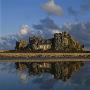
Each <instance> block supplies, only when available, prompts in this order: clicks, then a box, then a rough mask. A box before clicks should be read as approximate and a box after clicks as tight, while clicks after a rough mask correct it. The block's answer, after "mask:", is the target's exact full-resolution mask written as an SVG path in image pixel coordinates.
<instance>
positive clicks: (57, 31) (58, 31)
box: [52, 30, 62, 34]
mask: <svg viewBox="0 0 90 90" xmlns="http://www.w3.org/2000/svg"><path fill="white" fill-rule="evenodd" d="M52 33H53V34H54V33H62V32H61V31H60V30H52Z"/></svg>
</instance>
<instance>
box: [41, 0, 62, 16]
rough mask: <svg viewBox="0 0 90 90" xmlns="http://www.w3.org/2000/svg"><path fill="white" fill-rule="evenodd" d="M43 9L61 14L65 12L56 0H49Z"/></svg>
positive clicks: (54, 13)
mask: <svg viewBox="0 0 90 90" xmlns="http://www.w3.org/2000/svg"><path fill="white" fill-rule="evenodd" d="M42 8H43V10H45V11H46V12H48V13H49V14H53V15H57V16H61V15H62V14H63V11H62V8H61V7H60V6H59V5H57V4H56V3H55V2H54V0H49V1H48V2H47V3H45V4H44V5H43V6H42Z"/></svg>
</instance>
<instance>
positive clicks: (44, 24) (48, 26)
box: [33, 17, 60, 37]
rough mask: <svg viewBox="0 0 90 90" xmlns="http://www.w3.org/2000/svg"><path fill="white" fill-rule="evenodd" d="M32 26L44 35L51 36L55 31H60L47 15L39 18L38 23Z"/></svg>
mask: <svg viewBox="0 0 90 90" xmlns="http://www.w3.org/2000/svg"><path fill="white" fill-rule="evenodd" d="M33 28H34V29H35V30H37V32H41V34H42V35H43V36H45V37H51V36H52V35H53V33H54V32H55V31H58V32H59V31H60V27H59V26H58V25H56V24H55V22H54V21H53V20H52V19H51V18H49V17H46V18H44V19H42V20H40V24H37V25H33Z"/></svg>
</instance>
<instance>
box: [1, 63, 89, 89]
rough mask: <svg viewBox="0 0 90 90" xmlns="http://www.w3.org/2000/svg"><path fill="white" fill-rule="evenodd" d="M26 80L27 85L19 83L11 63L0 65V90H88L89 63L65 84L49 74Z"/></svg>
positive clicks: (16, 72)
mask: <svg viewBox="0 0 90 90" xmlns="http://www.w3.org/2000/svg"><path fill="white" fill-rule="evenodd" d="M12 72H13V73H12ZM28 79H29V80H28V82H27V83H25V84H24V83H21V81H20V78H19V74H18V71H15V67H14V64H13V63H0V90H90V86H89V85H90V62H86V64H85V66H83V67H82V68H81V69H80V71H78V72H75V73H73V75H72V77H71V78H70V79H69V80H67V81H66V82H63V81H61V80H56V79H54V77H53V75H51V74H49V73H45V74H44V73H42V74H41V75H36V76H30V77H29V78H28Z"/></svg>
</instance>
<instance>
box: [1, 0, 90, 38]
mask: <svg viewBox="0 0 90 90" xmlns="http://www.w3.org/2000/svg"><path fill="white" fill-rule="evenodd" d="M0 1H1V4H0V9H1V14H0V17H1V18H0V21H1V28H0V32H1V33H0V36H1V35H7V34H12V33H17V32H19V30H20V27H21V26H22V25H24V24H27V25H29V26H30V27H31V28H32V25H34V24H37V23H39V21H40V19H43V18H45V17H47V13H46V12H45V11H44V10H43V9H42V8H41V6H42V5H43V4H45V3H46V2H47V1H48V0H0ZM85 1H86V0H55V2H56V3H57V4H58V5H60V6H61V7H62V9H63V12H64V15H63V16H54V15H52V16H50V17H51V18H52V19H53V20H54V21H55V23H56V24H57V25H59V26H62V25H63V24H64V23H74V22H75V21H76V18H78V21H79V22H83V21H87V20H88V19H90V11H88V10H85V9H83V8H82V5H83V4H85ZM68 8H71V9H73V11H75V13H73V12H68Z"/></svg>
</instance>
